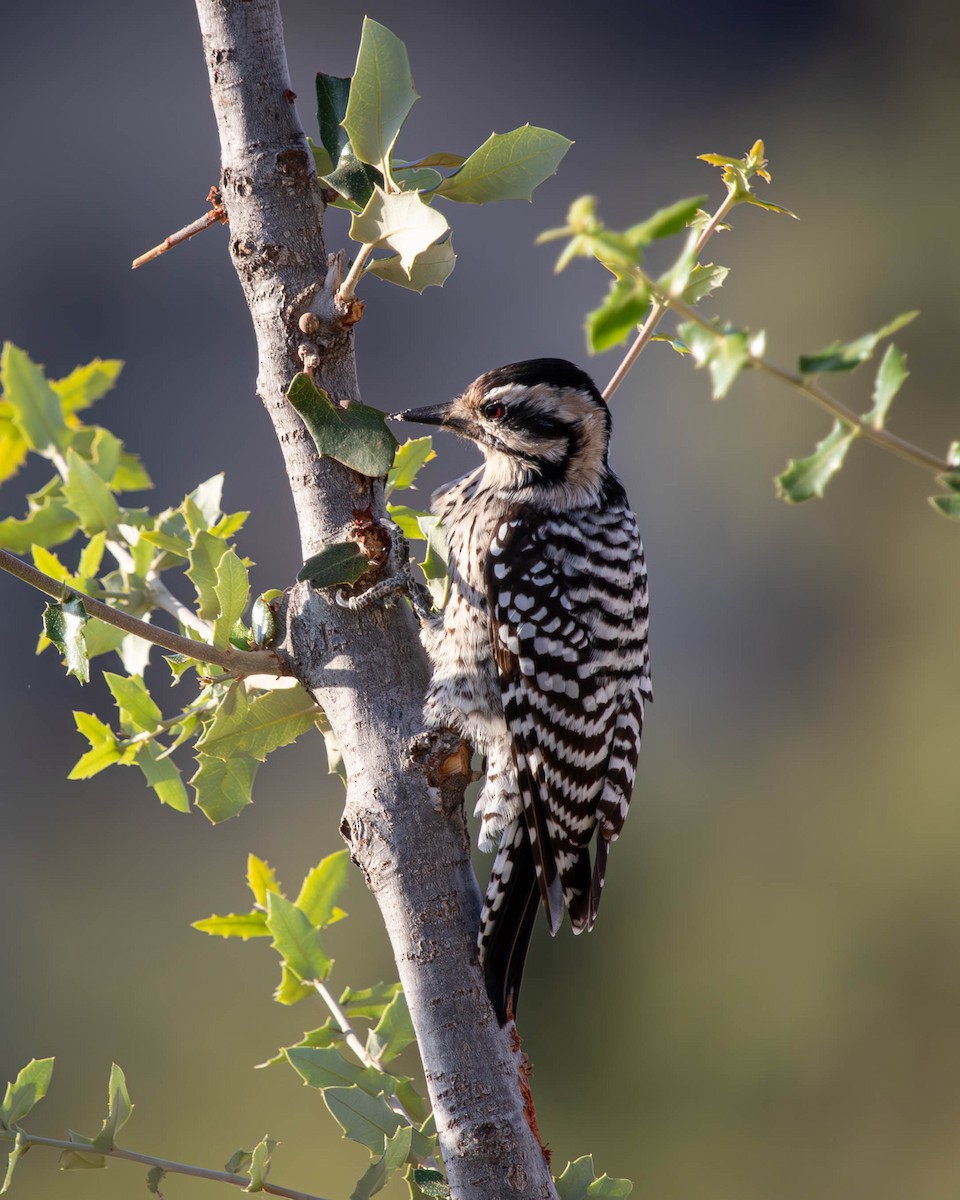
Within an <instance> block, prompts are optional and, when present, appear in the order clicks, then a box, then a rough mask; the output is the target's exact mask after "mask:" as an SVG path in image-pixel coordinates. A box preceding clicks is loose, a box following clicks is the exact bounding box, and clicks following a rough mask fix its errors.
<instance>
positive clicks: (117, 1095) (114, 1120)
mask: <svg viewBox="0 0 960 1200" xmlns="http://www.w3.org/2000/svg"><path fill="white" fill-rule="evenodd" d="M109 1097H110V1100H109V1106H108V1109H107V1115H106V1118H105V1119H104V1122H103V1128H102V1129H101V1130H100V1132H99V1133H98V1134H97V1136H96V1137H95V1138H94V1139H93V1142H92V1143H91V1144H92V1145H93V1146H94V1148H95V1149H97V1150H101V1151H104V1152H106V1151H109V1150H112V1149H113V1147H114V1145H115V1144H116V1138H117V1134H118V1133H119V1132H120V1130H121V1129H122V1128H123V1127H124V1125H126V1123H127V1121H129V1120H130V1114H131V1113H132V1112H133V1104H132V1103H131V1101H130V1095H129V1093H128V1092H127V1081H126V1079H125V1077H124V1074H123V1071H121V1070H120V1068H119V1067H118V1066H117V1064H116V1063H113V1064H112V1065H111V1067H110V1086H109Z"/></svg>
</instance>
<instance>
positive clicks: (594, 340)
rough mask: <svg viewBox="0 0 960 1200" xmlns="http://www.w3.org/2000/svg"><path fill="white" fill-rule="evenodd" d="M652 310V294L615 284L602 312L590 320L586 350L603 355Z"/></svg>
mask: <svg viewBox="0 0 960 1200" xmlns="http://www.w3.org/2000/svg"><path fill="white" fill-rule="evenodd" d="M649 307H650V293H649V291H648V289H647V288H645V287H643V286H642V285H640V284H635V283H632V282H630V283H624V282H621V281H620V280H616V281H615V282H614V284H613V286H612V287H611V288H610V291H609V292H608V293H607V295H606V297H605V298H604V301H603V303H602V304H601V305H600V307H599V308H597V309H594V311H593V312H592V313H589V314H588V316H587V322H586V329H587V347H588V349H589V350H590V353H591V354H601V353H603V351H604V350H609V349H611V347H613V346H617V345H619V344H620V342H622V341H624V339H625V338H627V337H629V336H630V334H631V333H633V332H635V330H636V328H637V326H638V325H639V324H640V322H641V321H642V320H643V319H644V317H645V316H646V314H647V311H648V310H649Z"/></svg>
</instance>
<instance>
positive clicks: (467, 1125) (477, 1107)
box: [196, 0, 555, 1200]
mask: <svg viewBox="0 0 960 1200" xmlns="http://www.w3.org/2000/svg"><path fill="white" fill-rule="evenodd" d="M196 5H197V11H198V14H199V18H200V26H201V31H202V34H203V48H204V54H205V57H206V62H207V68H208V71H209V75H210V85H211V98H212V101H213V107H214V112H215V114H216V119H217V125H218V128H219V132H220V141H221V149H222V168H223V169H222V182H221V190H222V195H223V204H224V207H225V208H226V211H227V213H228V215H229V219H230V251H231V256H232V258H233V262H234V265H235V267H236V269H237V273H238V275H239V277H240V282H241V284H242V286H243V290H244V293H245V295H246V298H247V301H248V304H249V307H250V313H251V316H252V318H253V323H254V328H255V330H256V337H257V344H258V348H259V356H260V369H259V377H258V381H257V390H258V392H259V394H260V397H261V399H262V400H263V402H264V404H265V405H266V408H267V411H268V412H269V414H270V416H271V418H272V420H273V423H274V427H275V429H276V433H277V437H278V438H279V441H280V445H281V448H282V451H283V456H284V461H285V464H286V469H287V475H288V480H289V484H290V487H291V490H292V493H293V498H294V501H295V504H296V511H297V517H298V520H299V525H300V534H301V541H302V546H303V553H304V556H305V557H306V556H309V555H311V554H315V553H316V552H317V551H319V550H320V549H321V548H322V547H323V546H325V545H328V544H329V543H331V542H339V541H343V540H344V539H345V537H346V535H347V534H348V532H350V531H351V530H352V528H353V527H354V522H355V512H356V511H357V510H370V512H371V514H372V517H373V519H374V521H375V522H380V521H381V520H382V519H383V518H384V517H385V516H386V513H385V508H384V503H383V488H382V482H377V481H372V480H369V479H366V478H364V477H362V476H359V475H357V474H355V473H354V472H352V471H350V470H348V469H346V468H345V467H342V466H341V465H340V464H339V463H337V462H335V461H333V460H331V459H320V458H319V457H318V455H317V454H316V451H315V449H314V446H313V443H312V441H311V440H310V438H309V436H308V434H307V433H306V431H305V429H304V427H303V425H302V423H301V421H300V419H299V417H298V415H297V414H296V412H295V411H294V410H293V408H292V407H291V406H290V405H289V404H288V403H287V401H286V399H285V392H286V389H287V387H288V385H289V383H290V380H291V379H292V377H293V375H294V374H295V373H296V372H297V371H298V370H299V369H300V367H301V360H300V358H299V357H298V350H299V348H300V346H301V344H302V343H303V342H304V341H305V340H306V339H305V338H304V335H303V334H301V333H300V331H299V328H298V319H299V318H300V317H301V316H302V315H303V314H304V313H305V312H307V311H312V312H314V313H316V314H317V315H318V318H319V322H318V329H319V331H318V332H311V337H310V341H311V342H313V343H314V346H315V348H316V352H318V361H317V368H316V376H315V377H316V380H317V382H318V383H319V384H320V385H321V386H322V387H324V388H325V389H326V390H327V391H328V392H329V393H330V395H331V396H332V397H333V398H334V399H335V400H337V401H339V402H341V403H349V402H351V401H354V400H357V399H359V396H358V389H357V380H356V373H355V369H354V350H353V336H352V332H351V331H350V330H349V329H345V328H344V327H343V325H342V324H341V322H340V321H339V320H338V318H337V315H336V313H335V311H334V307H333V305H332V303H331V297H332V290H333V289H332V288H327V289H322V288H321V284H322V283H323V278H324V274H325V271H326V267H327V258H326V253H325V248H324V243H323V207H324V205H323V198H322V195H321V192H320V189H319V186H318V181H317V178H316V174H315V172H314V167H313V161H312V157H311V155H310V153H309V149H308V147H307V144H306V139H305V137H304V133H303V129H302V128H301V126H300V122H299V119H298V117H297V113H296V109H295V106H294V99H295V97H294V96H293V93H292V91H291V90H290V81H289V78H288V71H287V65H286V56H285V52H284V47H283V38H282V30H281V21H280V14H279V11H278V7H277V3H276V0H196ZM319 15H320V14H319V11H318V19H319ZM308 103H309V101H308ZM283 615H284V616H285V618H286V630H285V635H284V640H283V647H282V650H281V653H282V654H283V655H284V656H285V657H286V658H287V659H288V661H289V663H290V665H291V667H292V669H293V670H294V673H295V674H296V675H297V676H298V677H299V678H300V679H301V681H302V682H303V683H304V685H305V686H306V687H307V688H308V689H309V690H310V691H311V693H312V694H313V695H314V696H315V697H316V699H317V701H318V703H319V704H320V705H321V706H322V708H323V709H324V711H325V712H326V713H327V716H328V718H329V720H330V723H331V726H332V727H333V731H334V734H335V736H336V738H337V741H338V742H339V745H340V748H341V750H342V752H343V756H344V759H345V762H346V767H347V773H348V787H347V801H346V808H345V811H344V816H343V821H342V823H341V832H342V834H343V836H344V837H345V839H346V840H347V842H348V844H349V846H350V851H351V855H352V857H353V859H354V861H355V862H356V863H357V865H358V866H359V867H360V869H361V870H362V872H363V874H364V878H365V879H366V882H367V884H368V886H369V888H370V890H371V891H372V892H373V894H374V895H375V897H376V899H377V902H378V904H379V905H380V909H381V912H382V915H383V919H384V922H385V925H386V928H387V932H388V934H389V936H390V941H391V944H392V946H393V951H394V954H395V957H396V960H397V967H398V971H399V975H400V980H401V982H402V984H403V987H404V991H405V993H406V996H407V1001H408V1004H409V1007H410V1012H411V1015H412V1018H413V1023H414V1027H415V1029H416V1032H417V1038H418V1042H419V1046H420V1053H421V1056H422V1059H423V1065H424V1071H425V1075H426V1080H427V1086H428V1089H429V1094H430V1099H431V1101H432V1103H433V1107H434V1112H435V1114H436V1121H437V1129H438V1131H439V1135H440V1145H441V1151H442V1154H443V1158H444V1162H445V1164H446V1167H447V1171H448V1174H449V1179H450V1183H451V1186H452V1190H453V1195H454V1196H455V1197H457V1198H458V1200H480V1198H481V1197H482V1198H485V1200H486V1198H490V1197H504V1196H510V1197H517V1198H520V1197H551V1196H555V1192H554V1190H553V1184H552V1181H551V1179H550V1174H549V1171H548V1170H547V1167H546V1164H545V1162H544V1158H543V1154H542V1152H541V1149H540V1146H539V1145H538V1143H537V1141H536V1139H535V1137H534V1136H533V1134H532V1133H531V1131H530V1129H529V1127H528V1124H527V1122H526V1120H525V1118H524V1113H523V1102H522V1098H521V1091H520V1082H519V1055H518V1052H517V1050H516V1049H515V1048H514V1046H513V1045H512V1042H511V1037H510V1034H509V1033H508V1032H507V1031H505V1030H502V1029H501V1028H500V1027H499V1026H498V1024H497V1022H496V1019H495V1018H494V1015H493V1012H492V1010H491V1007H490V1004H489V1002H488V1000H487V997H486V993H485V990H484V987H483V982H482V977H481V973H480V969H479V966H478V963H477V958H476V950H475V939H476V929H477V922H478V914H479V891H478V888H477V884H476V880H475V879H474V876H473V872H472V870H471V866H470V854H469V844H468V834H467V831H466V826H465V822H464V817H463V803H462V802H463V789H464V786H465V784H466V776H465V773H464V765H463V761H462V755H461V756H459V757H458V755H460V744H459V739H457V738H452V737H444V736H443V735H437V734H434V735H431V737H430V738H429V739H427V740H426V741H423V740H422V739H421V740H419V741H417V742H416V743H415V742H414V739H416V738H417V735H418V734H422V722H421V704H422V700H423V693H424V688H425V686H426V682H427V665H426V663H425V661H424V656H423V653H422V651H421V650H420V646H419V640H418V637H417V631H416V628H415V621H414V619H413V617H412V615H411V613H410V612H409V609H408V608H407V606H406V605H405V604H399V605H397V606H396V607H394V608H392V609H383V608H374V609H370V610H364V611H363V612H358V613H353V612H350V611H348V610H347V609H344V608H342V607H339V606H338V605H337V604H336V603H335V602H334V600H333V597H332V595H331V594H330V593H329V592H318V591H316V590H314V589H312V588H311V587H309V586H308V585H306V584H301V585H298V586H297V587H295V588H294V589H293V590H292V592H291V593H290V595H289V598H288V601H287V604H286V606H285V611H284V614H283ZM458 764H460V765H459V767H458Z"/></svg>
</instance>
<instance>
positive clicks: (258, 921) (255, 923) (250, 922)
mask: <svg viewBox="0 0 960 1200" xmlns="http://www.w3.org/2000/svg"><path fill="white" fill-rule="evenodd" d="M190 928H191V929H197V930H199V931H200V933H209V934H210V936H211V937H222V938H231V937H238V938H243V940H244V941H247V939H248V938H253V937H269V936H270V930H269V929H268V928H267V914H266V913H262V912H256V911H254V912H248V913H230V914H229V916H225V917H218V916H211V917H204V918H203V920H202V921H194V922H193V924H192V925H191V926H190Z"/></svg>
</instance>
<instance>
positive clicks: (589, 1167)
mask: <svg viewBox="0 0 960 1200" xmlns="http://www.w3.org/2000/svg"><path fill="white" fill-rule="evenodd" d="M554 1183H555V1184H556V1188H557V1195H558V1196H559V1198H560V1200H588V1197H589V1198H592V1197H608V1198H609V1200H618V1198H620V1197H624V1196H629V1195H630V1193H631V1192H632V1191H633V1184H632V1183H631V1182H630V1180H629V1179H613V1178H611V1177H610V1176H609V1175H601V1176H600V1177H599V1178H598V1177H597V1174H596V1171H595V1169H594V1166H593V1155H592V1154H587V1155H584V1157H583V1158H578V1159H577V1160H576V1161H575V1162H571V1163H567V1165H566V1167H565V1168H564V1171H563V1174H562V1175H559V1176H558V1177H557V1178H556V1179H555V1180H554Z"/></svg>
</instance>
